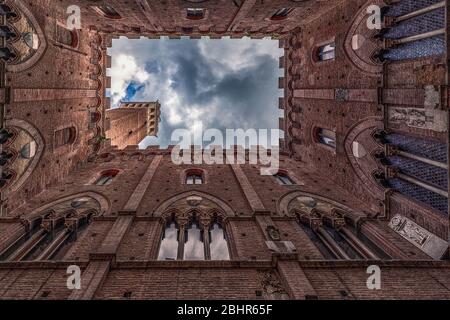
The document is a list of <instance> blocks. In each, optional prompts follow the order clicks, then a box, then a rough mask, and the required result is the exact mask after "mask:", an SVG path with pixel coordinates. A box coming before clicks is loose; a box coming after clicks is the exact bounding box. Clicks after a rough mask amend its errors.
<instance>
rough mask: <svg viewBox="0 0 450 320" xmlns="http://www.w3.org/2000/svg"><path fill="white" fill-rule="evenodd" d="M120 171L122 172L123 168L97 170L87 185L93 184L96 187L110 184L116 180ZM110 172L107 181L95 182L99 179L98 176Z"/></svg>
mask: <svg viewBox="0 0 450 320" xmlns="http://www.w3.org/2000/svg"><path fill="white" fill-rule="evenodd" d="M122 172H123V170H120V169H118V168H109V169H104V170H102V171H100V172H98V173H97V174H96V175H95V176H94V177H93V178H92V179H90V180H89V183H88V184H87V185H93V186H98V187H104V186H109V185H112V184H113V183H114V182H115V181H116V180H117V177H119V176H120V175H121V173H122ZM110 173H113V177H112V179H111V180H110V182H109V183H106V184H97V182H98V181H99V180H100V178H102V177H103V176H105V175H107V174H110Z"/></svg>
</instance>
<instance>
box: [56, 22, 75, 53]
mask: <svg viewBox="0 0 450 320" xmlns="http://www.w3.org/2000/svg"><path fill="white" fill-rule="evenodd" d="M56 41H57V42H58V43H60V44H63V45H65V46H69V47H72V48H76V47H77V46H78V35H77V33H76V31H74V30H69V29H67V28H65V27H64V26H62V25H60V24H57V25H56Z"/></svg>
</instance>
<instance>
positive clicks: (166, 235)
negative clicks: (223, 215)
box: [158, 214, 230, 260]
mask: <svg viewBox="0 0 450 320" xmlns="http://www.w3.org/2000/svg"><path fill="white" fill-rule="evenodd" d="M203 217H205V216H203ZM201 221H202V224H200V222H199V219H198V218H197V215H196V214H193V215H191V216H190V217H189V218H188V220H186V216H184V215H181V217H180V221H179V223H178V222H177V217H176V216H173V217H172V218H170V219H169V220H168V222H167V223H166V225H165V227H164V231H163V235H162V239H161V245H160V248H159V252H158V260H230V253H229V248H228V241H227V238H226V233H225V231H224V229H223V228H222V226H221V224H220V222H219V221H218V220H217V217H212V218H211V220H210V221H209V222H205V221H204V220H201Z"/></svg>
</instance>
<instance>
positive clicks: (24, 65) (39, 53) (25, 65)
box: [6, 1, 47, 73]
mask: <svg viewBox="0 0 450 320" xmlns="http://www.w3.org/2000/svg"><path fill="white" fill-rule="evenodd" d="M25 3H26V2H25V1H14V4H13V5H11V4H10V3H9V2H8V5H9V6H12V7H13V8H17V9H18V10H19V11H20V13H21V14H22V15H23V16H25V18H26V19H28V21H29V22H30V24H31V25H32V26H33V28H34V31H35V32H36V35H37V37H38V39H39V47H38V48H37V50H36V52H34V53H33V55H32V56H31V57H30V58H28V59H27V60H26V61H24V62H21V63H18V64H7V65H6V70H7V71H9V72H14V73H16V72H22V71H24V70H26V69H29V68H31V67H32V66H34V65H35V64H36V63H37V62H38V61H39V60H40V59H41V58H42V57H43V55H44V53H45V51H46V50H47V40H46V38H45V34H44V32H43V30H42V28H41V26H40V25H39V23H38V21H37V19H36V18H35V16H34V15H33V13H32V12H31V10H30V9H29V8H28V7H27V5H26V4H25Z"/></svg>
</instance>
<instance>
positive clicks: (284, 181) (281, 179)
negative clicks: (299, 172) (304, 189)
mask: <svg viewBox="0 0 450 320" xmlns="http://www.w3.org/2000/svg"><path fill="white" fill-rule="evenodd" d="M275 178H276V179H277V181H278V183H279V184H281V185H285V186H291V185H294V184H296V183H295V182H294V180H292V179H291V178H290V177H289V175H288V174H287V173H285V172H278V173H277V174H276V175H275Z"/></svg>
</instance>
